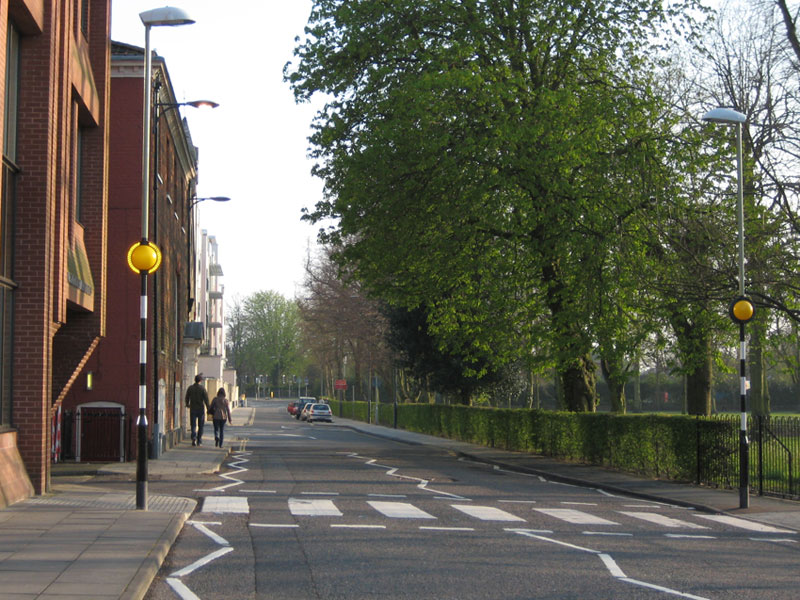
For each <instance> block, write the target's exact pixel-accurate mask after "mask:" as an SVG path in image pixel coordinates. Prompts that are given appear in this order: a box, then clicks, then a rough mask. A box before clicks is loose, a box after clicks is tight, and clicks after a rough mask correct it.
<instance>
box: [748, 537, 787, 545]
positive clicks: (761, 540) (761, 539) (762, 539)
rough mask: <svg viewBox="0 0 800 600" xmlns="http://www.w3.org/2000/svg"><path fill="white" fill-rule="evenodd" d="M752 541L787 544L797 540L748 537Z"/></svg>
mask: <svg viewBox="0 0 800 600" xmlns="http://www.w3.org/2000/svg"><path fill="white" fill-rule="evenodd" d="M749 539H750V540H752V541H754V542H786V543H788V544H796V543H797V540H790V539H789V538H749Z"/></svg>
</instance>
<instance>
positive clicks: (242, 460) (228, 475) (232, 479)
mask: <svg viewBox="0 0 800 600" xmlns="http://www.w3.org/2000/svg"><path fill="white" fill-rule="evenodd" d="M251 454H252V452H237V453H236V454H235V456H236V458H237V460H234V461H232V462H229V463H228V466H229V467H236V470H235V471H230V472H228V473H219V476H220V477H222V478H223V479H227V480H228V481H230V482H231V483H226V484H225V485H219V486H217V487H213V488H203V489H196V490H194V491H195V492H222V491H224V490H227V489H228V488H230V487H235V486H237V485H243V484H244V481H242V480H241V479H239V478H238V477H234V475H238V474H239V473H244V472H245V471H249V469H246V468H244V467H241V466H239V465H242V464H244V463H247V462H250V459H248V458H245V456H250V455H251Z"/></svg>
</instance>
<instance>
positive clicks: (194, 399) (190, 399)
mask: <svg viewBox="0 0 800 600" xmlns="http://www.w3.org/2000/svg"><path fill="white" fill-rule="evenodd" d="M186 406H188V407H189V410H206V411H207V410H208V392H206V388H204V387H203V386H202V385H200V384H199V383H193V384H192V385H190V386H189V387H188V388H187V389H186Z"/></svg>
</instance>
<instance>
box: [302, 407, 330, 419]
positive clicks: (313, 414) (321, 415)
mask: <svg viewBox="0 0 800 600" xmlns="http://www.w3.org/2000/svg"><path fill="white" fill-rule="evenodd" d="M305 411H306V421H308V422H309V423H312V422H313V421H327V422H328V423H333V413H332V412H331V407H330V406H328V405H327V404H309V405H308V406H306V408H305Z"/></svg>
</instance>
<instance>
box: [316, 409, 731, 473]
mask: <svg viewBox="0 0 800 600" xmlns="http://www.w3.org/2000/svg"><path fill="white" fill-rule="evenodd" d="M331 408H332V410H333V412H334V415H337V416H343V417H346V418H350V419H355V420H361V421H367V413H368V406H367V403H366V402H345V403H344V405H341V404H340V403H339V402H338V401H331ZM374 421H375V404H374V403H373V405H372V422H374ZM378 423H379V424H381V425H386V426H389V427H391V426H393V425H394V407H393V405H392V404H381V405H380V407H379V408H378ZM397 426H398V427H399V428H401V429H407V430H409V431H416V432H418V433H424V434H428V435H434V436H439V437H446V438H450V439H454V440H459V441H464V442H470V443H473V444H478V445H482V446H487V447H490V448H500V449H504V450H512V451H518V452H530V453H534V454H539V455H543V456H551V457H555V458H560V459H564V460H568V461H573V462H580V463H587V464H592V465H602V466H605V467H611V468H614V469H619V470H622V471H627V472H631V473H637V474H641V475H647V476H651V477H659V478H666V479H673V480H678V481H696V480H698V474H699V469H698V460H703V459H702V458H699V455H700V454H701V453H700V452H699V450H698V449H699V448H701V445H700V439H701V434H702V437H703V439H706V437H707V436H708V434H709V432H710V433H711V434H712V435H713V434H714V432H715V431H717V430H720V431H721V430H722V429H727V428H729V427H730V425H729V424H727V423H724V422H720V421H716V420H711V419H702V418H697V417H689V416H685V415H674V416H673V415H656V414H646V415H615V414H609V413H570V412H553V411H543V410H526V409H498V408H477V407H468V406H452V405H443V404H399V405H398V406H397ZM709 467H711V468H712V469H714V465H708V464H704V476H703V479H706V478H707V477H709V476H711V477H713V473H708V472H707V470H708V469H709ZM720 468H724V469H726V470H727V469H729V468H730V465H721V466H720Z"/></svg>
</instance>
